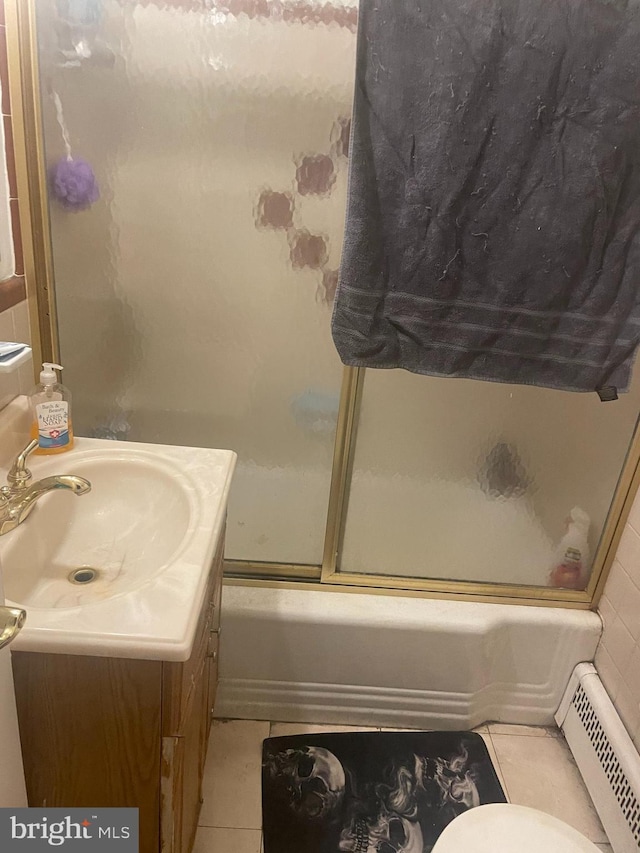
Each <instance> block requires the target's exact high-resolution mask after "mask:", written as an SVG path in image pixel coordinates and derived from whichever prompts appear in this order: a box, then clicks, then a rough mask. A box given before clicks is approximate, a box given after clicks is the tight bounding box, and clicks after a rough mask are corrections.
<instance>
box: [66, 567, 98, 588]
mask: <svg viewBox="0 0 640 853" xmlns="http://www.w3.org/2000/svg"><path fill="white" fill-rule="evenodd" d="M99 574H100V572H99V570H98V569H92V568H90V567H89V566H82V568H80V569H74V570H73V571H72V572H70V573H69V580H70V581H71V583H80V584H83V583H91V581H94V580H95V579H96V578H97V577H98V575H99Z"/></svg>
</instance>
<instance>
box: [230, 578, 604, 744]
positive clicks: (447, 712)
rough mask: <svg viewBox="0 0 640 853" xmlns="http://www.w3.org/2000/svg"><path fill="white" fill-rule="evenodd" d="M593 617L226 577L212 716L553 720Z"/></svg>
mask: <svg viewBox="0 0 640 853" xmlns="http://www.w3.org/2000/svg"><path fill="white" fill-rule="evenodd" d="M600 633H601V622H600V618H599V616H598V615H597V614H596V613H592V612H590V611H583V610H570V609H563V608H551V607H530V606H517V605H507V604H482V603H474V602H466V601H448V600H435V599H428V598H409V597H401V596H390V595H372V594H366V593H360V592H357V593H349V592H332V591H324V590H305V589H299V588H297V589H286V588H263V587H257V586H251V585H243V584H238V583H237V582H233V581H231V582H227V583H225V587H224V594H223V606H222V633H221V649H220V684H219V688H218V696H217V701H216V706H215V715H216V716H217V717H221V718H224V717H235V718H240V719H265V720H283V721H292V722H306V723H336V724H337V723H342V724H349V725H367V726H395V727H400V728H404V727H406V728H411V727H418V728H441V729H467V728H473V727H474V726H477V725H480V724H482V723H483V722H485V721H487V720H497V721H500V722H505V723H523V724H529V725H552V724H553V714H554V712H555V710H556V708H557V707H558V705H559V703H560V699H561V697H562V694H563V691H564V689H565V687H566V685H567V683H568V681H569V677H570V675H571V672H572V671H573V668H574V666H575V665H576V664H577V663H580V662H581V661H591V660H593V656H594V653H595V650H596V646H597V644H598V639H599V637H600Z"/></svg>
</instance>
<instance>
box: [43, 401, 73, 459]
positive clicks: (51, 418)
mask: <svg viewBox="0 0 640 853" xmlns="http://www.w3.org/2000/svg"><path fill="white" fill-rule="evenodd" d="M36 417H37V418H38V444H39V446H40V447H43V448H44V447H46V448H51V447H65V445H67V444H69V404H68V403H67V402H66V401H65V400H50V401H48V402H46V403H38V405H37V406H36Z"/></svg>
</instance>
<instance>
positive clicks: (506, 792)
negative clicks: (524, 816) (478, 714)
mask: <svg viewBox="0 0 640 853" xmlns="http://www.w3.org/2000/svg"><path fill="white" fill-rule="evenodd" d="M487 735H488V736H489V740H490V741H491V747H492V750H493V756H492V760H494V758H495V762H496V764H497V765H498V766H497V768H496V769H497V770H499V771H500V772H499V777H498V781H499V782H500V784H501V785H502V787H503V788H504V795H505V797H506V798H507V802H508V803H510V802H511V794H510V793H509V789H508V788H507V780H506V778H505V775H504V770H503V769H502V765H501V764H500V759H499V758H498V750H497V749H496V745H495V743H494V740H493V732H492V731H491V729H490V728H489V726H487ZM512 737H523V735H512Z"/></svg>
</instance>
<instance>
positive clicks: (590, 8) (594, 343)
mask: <svg viewBox="0 0 640 853" xmlns="http://www.w3.org/2000/svg"><path fill="white" fill-rule="evenodd" d="M356 78H357V79H356V94H355V106H354V121H353V129H352V140H351V155H350V156H351V162H350V169H351V173H350V188H349V201H348V209H347V226H346V235H345V246H344V250H343V257H342V266H341V273H340V283H339V287H338V292H337V296H336V302H335V307H334V315H333V336H334V340H335V344H336V346H337V348H338V351H339V353H340V356H341V358H342V360H343V361H344V362H345V364H349V365H356V366H364V367H383V368H391V367H403V368H406V369H407V370H411V371H414V372H416V373H427V374H432V375H436V376H461V377H470V378H474V379H488V380H493V381H498V382H513V383H524V384H532V385H544V386H548V387H551V388H562V389H566V390H572V391H593V390H597V389H601V388H604V387H610V386H614V387H616V388H617V389H618V390H622V391H624V390H627V387H628V384H629V378H630V372H631V366H632V360H633V355H634V352H635V350H636V347H637V345H638V342H639V340H640V293H639V284H640V233H639V231H638V226H639V224H640V3H639V2H638V0H629V2H623V0H610V2H609V1H608V0H361V3H360V24H359V34H358V60H357V70H356Z"/></svg>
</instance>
